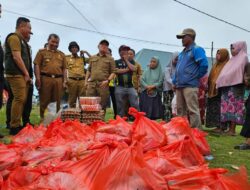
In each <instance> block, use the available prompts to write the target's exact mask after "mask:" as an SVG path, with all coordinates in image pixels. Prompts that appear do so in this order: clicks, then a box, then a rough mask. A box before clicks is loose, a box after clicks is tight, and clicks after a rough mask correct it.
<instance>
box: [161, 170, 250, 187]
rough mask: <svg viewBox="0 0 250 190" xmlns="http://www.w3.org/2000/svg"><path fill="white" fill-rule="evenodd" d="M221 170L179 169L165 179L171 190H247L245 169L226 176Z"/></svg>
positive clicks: (249, 185) (248, 185)
mask: <svg viewBox="0 0 250 190" xmlns="http://www.w3.org/2000/svg"><path fill="white" fill-rule="evenodd" d="M226 173H227V170H226V169H223V168H216V169H209V168H208V167H207V166H205V165H204V166H202V167H190V168H185V169H180V170H178V171H176V172H174V173H173V174H170V175H166V176H165V179H166V180H168V184H169V186H170V189H171V190H180V189H182V190H191V189H197V190H198V189H201V190H203V189H204V190H247V189H249V188H250V184H249V183H248V181H247V175H246V169H245V168H241V169H240V171H239V172H238V173H236V174H233V175H230V176H228V175H227V174H226Z"/></svg>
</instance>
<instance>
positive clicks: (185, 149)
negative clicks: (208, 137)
mask: <svg viewBox="0 0 250 190" xmlns="http://www.w3.org/2000/svg"><path fill="white" fill-rule="evenodd" d="M161 151H163V152H165V153H176V152H179V153H180V154H181V158H182V160H183V162H184V164H185V166H186V167H189V166H196V165H202V164H204V163H205V160H204V158H203V156H202V155H201V154H200V152H199V150H198V149H197V147H196V145H195V144H194V142H193V141H192V139H191V138H190V137H188V136H186V137H185V138H184V139H182V140H180V141H176V142H174V143H172V144H170V145H167V146H164V147H162V148H161Z"/></svg>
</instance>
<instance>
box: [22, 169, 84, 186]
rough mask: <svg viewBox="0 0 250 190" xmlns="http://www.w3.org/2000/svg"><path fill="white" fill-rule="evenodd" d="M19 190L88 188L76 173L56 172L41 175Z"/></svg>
mask: <svg viewBox="0 0 250 190" xmlns="http://www.w3.org/2000/svg"><path fill="white" fill-rule="evenodd" d="M18 190H88V188H87V187H86V186H85V185H84V183H83V182H81V181H79V180H78V179H77V178H76V177H75V176H74V175H72V174H69V173H64V172H54V173H51V174H49V175H44V176H40V177H39V178H38V179H37V181H35V182H34V183H33V184H31V185H29V186H27V187H23V188H22V189H18Z"/></svg>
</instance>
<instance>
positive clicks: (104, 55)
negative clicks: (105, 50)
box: [97, 53, 107, 57]
mask: <svg viewBox="0 0 250 190" xmlns="http://www.w3.org/2000/svg"><path fill="white" fill-rule="evenodd" d="M97 56H98V57H107V55H106V54H103V55H100V53H98V54H97Z"/></svg>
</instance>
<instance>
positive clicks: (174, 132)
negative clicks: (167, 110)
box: [163, 117, 211, 156]
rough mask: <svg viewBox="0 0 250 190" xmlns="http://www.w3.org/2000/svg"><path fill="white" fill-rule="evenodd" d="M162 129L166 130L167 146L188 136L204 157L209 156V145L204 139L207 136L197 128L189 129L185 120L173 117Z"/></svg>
mask: <svg viewBox="0 0 250 190" xmlns="http://www.w3.org/2000/svg"><path fill="white" fill-rule="evenodd" d="M163 128H164V129H165V130H166V136H167V140H168V143H169V144H171V143H173V142H176V141H180V140H182V139H183V138H184V137H185V136H188V137H190V138H191V140H192V141H193V142H194V143H195V145H196V146H197V148H198V150H199V151H200V153H201V154H202V155H204V156H205V155H210V154H211V151H210V147H209V144H208V143H207V140H206V138H205V137H206V136H207V134H206V133H205V132H203V131H200V130H199V129H197V128H191V127H190V125H189V122H188V120H187V118H185V117H174V118H172V119H171V121H170V122H168V123H167V124H165V125H163Z"/></svg>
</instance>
